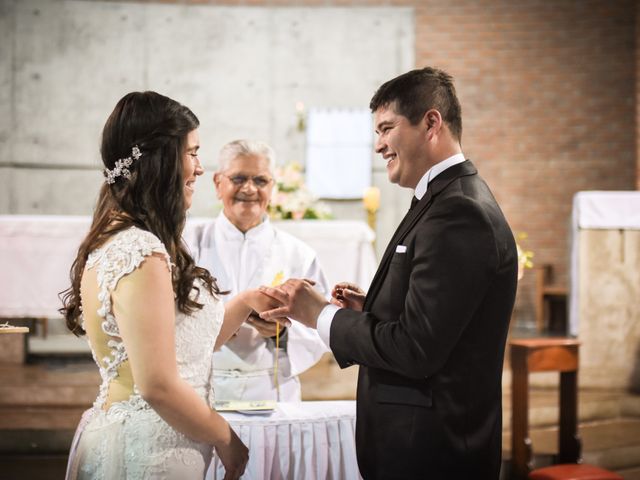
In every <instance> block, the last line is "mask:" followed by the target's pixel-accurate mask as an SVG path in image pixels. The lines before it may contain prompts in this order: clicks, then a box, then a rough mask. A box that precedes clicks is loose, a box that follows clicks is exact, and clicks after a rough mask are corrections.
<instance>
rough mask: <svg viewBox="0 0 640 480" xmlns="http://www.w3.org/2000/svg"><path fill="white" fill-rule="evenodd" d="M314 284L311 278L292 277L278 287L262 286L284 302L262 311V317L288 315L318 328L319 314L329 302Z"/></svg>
mask: <svg viewBox="0 0 640 480" xmlns="http://www.w3.org/2000/svg"><path fill="white" fill-rule="evenodd" d="M313 284H314V282H313V281H310V280H306V279H305V280H300V279H297V278H292V279H289V280H287V281H286V282H285V283H283V284H282V285H280V286H278V287H276V288H274V287H260V291H261V292H263V293H265V294H266V295H269V296H270V297H271V298H273V299H274V300H277V301H278V302H280V303H281V304H282V306H281V307H277V308H274V309H272V310H268V311H265V312H262V313H261V314H260V317H261V318H263V319H264V320H271V319H273V318H278V317H288V318H292V319H294V320H298V321H299V322H300V323H302V324H303V325H306V326H307V327H310V328H316V327H317V324H318V315H320V312H321V311H322V309H323V308H324V307H325V306H326V305H328V303H329V302H327V301H326V300H325V298H324V297H323V296H322V295H321V294H320V292H318V291H317V290H315V289H314V288H313Z"/></svg>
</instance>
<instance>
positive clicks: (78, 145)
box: [0, 0, 414, 238]
mask: <svg viewBox="0 0 640 480" xmlns="http://www.w3.org/2000/svg"><path fill="white" fill-rule="evenodd" d="M0 13H1V15H0V16H1V19H0V30H1V31H2V38H3V41H2V44H1V46H0V72H1V73H0V188H1V189H2V190H1V193H0V213H12V214H80V215H83V214H90V213H91V211H92V207H93V202H94V200H95V197H96V194H97V191H98V187H99V185H100V182H101V181H102V176H101V174H100V173H99V165H100V159H99V152H98V149H99V140H100V133H101V129H102V126H103V124H104V121H105V120H106V118H107V116H108V114H109V113H110V112H111V110H112V109H113V106H114V105H115V103H116V102H117V100H118V99H119V98H120V97H122V96H123V95H124V94H125V93H127V92H129V91H133V90H156V91H158V92H161V93H163V94H166V95H168V96H170V97H172V98H175V99H176V100H178V101H180V102H182V103H184V104H186V105H188V106H189V107H190V108H191V109H192V110H193V111H194V112H195V113H196V115H197V116H198V117H199V118H200V121H201V128H200V137H201V143H202V149H201V152H202V155H201V159H202V161H203V163H204V166H205V169H206V170H209V174H207V175H206V176H204V177H202V178H201V179H200V181H199V183H198V184H197V192H196V196H195V201H194V206H193V208H192V210H191V214H192V215H212V214H213V212H214V210H215V208H214V206H215V205H216V203H217V201H216V199H215V195H214V192H213V186H212V182H211V176H210V173H211V171H212V169H213V168H214V166H215V164H216V162H217V159H216V155H217V152H218V150H219V148H220V147H221V146H222V145H223V144H224V143H225V142H227V141H230V140H233V139H235V138H240V137H249V138H257V139H264V140H266V141H267V142H269V143H271V144H272V145H273V146H274V147H275V149H276V151H277V152H278V154H279V160H280V161H281V162H285V161H291V160H297V161H304V146H305V143H304V142H305V135H304V133H301V132H300V131H298V130H297V128H296V123H297V117H296V110H295V104H296V102H297V101H302V102H304V104H305V106H306V107H313V106H317V107H357V108H367V107H368V103H369V100H370V98H371V96H372V94H373V92H374V91H375V89H376V88H377V87H378V86H379V85H380V84H381V83H382V82H384V81H385V80H388V79H389V78H391V77H393V76H395V75H397V74H399V73H402V72H403V71H406V70H408V69H410V68H412V67H413V65H414V57H413V55H414V48H413V45H414V29H413V26H414V14H413V9H412V8H408V7H405V8H394V7H372V8H347V7H332V8H295V7H285V8H264V7H258V8H252V7H217V6H212V5H189V6H185V5H176V4H157V3H155V4H154V3H152V4H146V3H145V4H143V3H137V2H124V3H113V2H94V1H68V0H64V1H38V0H25V1H15V0H0ZM374 58H378V59H380V61H372V59H374ZM375 168H376V169H377V170H383V169H384V167H383V165H382V161H381V159H379V158H378V159H376V161H375ZM374 177H375V182H376V183H379V184H380V187H381V188H383V189H384V192H383V197H384V201H385V204H386V208H385V216H384V221H382V222H380V233H381V237H387V238H388V237H390V236H391V234H392V232H393V229H394V228H395V224H396V223H397V222H398V221H399V219H400V218H401V216H402V214H403V212H404V210H406V205H408V201H407V200H406V198H408V195H410V192H406V191H402V190H400V189H397V188H396V187H391V186H390V185H389V184H388V182H387V181H386V174H382V175H381V174H375V175H374ZM389 207H391V208H389ZM336 211H337V213H338V215H339V216H341V217H346V218H364V213H363V211H362V208H361V206H360V202H346V203H338V204H336Z"/></svg>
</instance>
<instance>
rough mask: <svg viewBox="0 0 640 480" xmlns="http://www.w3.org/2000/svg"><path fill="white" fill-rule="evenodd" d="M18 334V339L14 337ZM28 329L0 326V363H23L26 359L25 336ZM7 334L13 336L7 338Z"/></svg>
mask: <svg viewBox="0 0 640 480" xmlns="http://www.w3.org/2000/svg"><path fill="white" fill-rule="evenodd" d="M16 333H17V334H19V337H20V338H16V337H15V336H14V335H15V334H16ZM26 333H29V328H28V327H14V326H6V324H4V325H2V324H0V363H13V364H20V363H24V360H25V357H26V352H27V349H26V346H25V343H26V340H25V338H26V336H25V334H26ZM9 334H14V335H11V336H9Z"/></svg>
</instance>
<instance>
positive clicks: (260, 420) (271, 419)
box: [206, 401, 361, 480]
mask: <svg viewBox="0 0 640 480" xmlns="http://www.w3.org/2000/svg"><path fill="white" fill-rule="evenodd" d="M355 403H356V402H355V401H323V402H281V403H278V404H277V406H276V409H275V410H274V411H272V412H271V413H270V414H268V415H247V414H242V413H236V412H221V414H222V416H224V417H225V418H226V419H227V421H228V422H229V424H230V425H231V427H232V428H233V429H234V430H235V432H236V433H237V434H238V436H239V437H240V438H241V439H242V441H243V442H244V444H245V445H246V446H247V447H248V448H249V463H248V465H247V468H246V470H245V474H244V475H243V476H242V478H243V479H246V480H263V479H264V480H268V479H274V480H275V479H278V480H279V479H305V480H306V479H310V480H313V479H327V480H329V479H335V480H360V478H361V477H360V473H359V470H358V463H357V460H356V446H355V420H356V404H355ZM206 478H207V480H217V479H222V478H224V467H223V466H222V463H221V462H220V459H219V458H218V457H217V456H216V455H215V454H214V457H213V460H212V462H211V467H210V468H209V471H208V472H207V476H206Z"/></svg>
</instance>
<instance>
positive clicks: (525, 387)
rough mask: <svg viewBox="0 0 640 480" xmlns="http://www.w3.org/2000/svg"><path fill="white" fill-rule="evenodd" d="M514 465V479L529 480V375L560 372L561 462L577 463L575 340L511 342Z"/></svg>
mask: <svg viewBox="0 0 640 480" xmlns="http://www.w3.org/2000/svg"><path fill="white" fill-rule="evenodd" d="M509 346H510V347H511V373H512V379H511V431H512V435H511V464H512V477H513V478H518V479H520V478H522V479H524V478H527V475H528V474H529V471H530V470H531V467H532V449H531V439H530V438H529V373H530V372H550V371H551V372H560V419H559V423H560V431H559V434H558V435H559V442H558V444H559V447H560V451H559V453H558V458H557V460H558V462H561V463H577V462H578V460H579V459H580V450H581V445H580V438H579V436H578V363H579V362H578V360H579V356H578V347H579V346H580V342H579V341H578V340H575V339H572V338H530V339H519V340H511V341H510V342H509Z"/></svg>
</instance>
